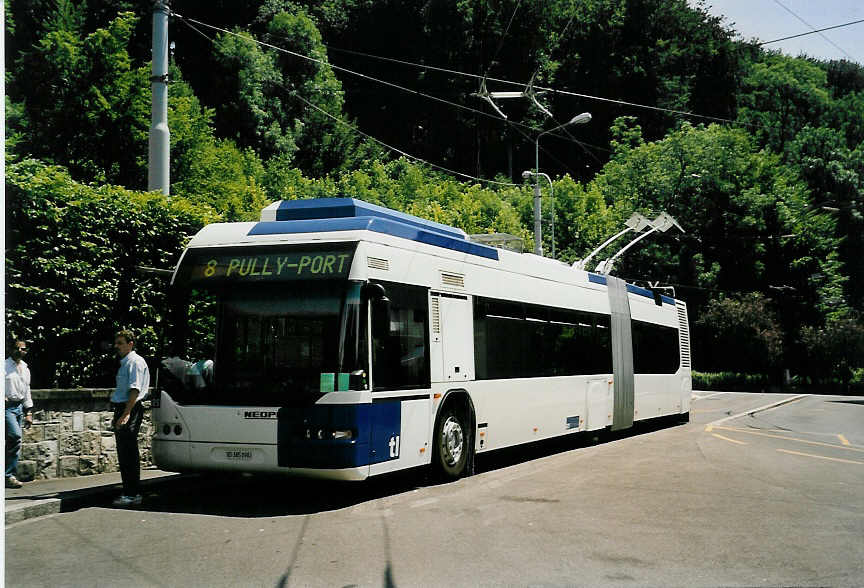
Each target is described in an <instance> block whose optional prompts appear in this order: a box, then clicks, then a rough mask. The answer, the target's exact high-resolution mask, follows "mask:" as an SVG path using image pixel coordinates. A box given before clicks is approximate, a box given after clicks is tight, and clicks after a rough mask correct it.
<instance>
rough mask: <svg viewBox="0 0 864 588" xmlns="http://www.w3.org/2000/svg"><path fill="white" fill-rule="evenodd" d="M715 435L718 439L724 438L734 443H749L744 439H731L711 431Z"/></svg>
mask: <svg viewBox="0 0 864 588" xmlns="http://www.w3.org/2000/svg"><path fill="white" fill-rule="evenodd" d="M711 434H712V435H713V436H714V437H717V438H718V439H723V440H724V441H731V442H732V443H737V444H738V445H747V444H746V443H745V442H744V441H738V440H737V439H730V438H729V437H724V436H723V435H718V434H717V433H711Z"/></svg>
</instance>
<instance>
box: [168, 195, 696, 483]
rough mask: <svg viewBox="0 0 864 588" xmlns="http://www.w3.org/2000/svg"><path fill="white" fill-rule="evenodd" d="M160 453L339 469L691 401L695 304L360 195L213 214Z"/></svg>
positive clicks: (356, 476)
mask: <svg viewBox="0 0 864 588" xmlns="http://www.w3.org/2000/svg"><path fill="white" fill-rule="evenodd" d="M172 300H173V303H172V312H173V314H172V315H171V317H170V323H171V335H170V341H169V345H170V347H169V353H168V355H169V357H168V358H167V359H165V360H164V361H163V364H162V369H161V370H160V377H159V385H158V389H157V390H156V392H155V395H154V398H153V420H154V425H155V426H154V429H155V433H154V438H153V444H152V452H153V459H154V461H155V463H156V464H157V465H158V466H159V467H160V468H162V469H165V470H172V471H203V470H222V471H228V470H232V471H238V472H282V473H286V474H294V475H302V476H313V477H320V478H331V479H346V480H363V479H365V478H367V477H369V476H374V475H378V474H383V473H387V472H393V471H396V470H401V469H405V468H411V467H416V466H424V465H432V466H433V467H434V468H436V469H437V470H439V472H440V473H441V474H442V475H444V476H445V477H450V478H455V477H458V476H461V475H463V474H466V473H470V472H471V471H472V468H473V460H474V456H475V455H476V454H479V453H483V452H487V451H492V450H495V449H500V448H504V447H512V446H515V445H519V444H522V443H529V442H532V441H539V440H542V439H549V438H552V437H557V436H561V435H570V434H575V433H578V432H585V431H596V430H600V429H606V428H611V429H613V430H616V429H623V428H627V427H630V426H632V425H633V422H634V421H635V420H644V419H651V418H656V417H661V416H673V415H680V416H681V418H687V417H688V416H689V410H690V392H691V379H690V349H689V334H688V325H687V308H686V305H685V304H684V303H683V302H681V301H680V300H675V299H673V298H670V297H668V296H664V295H661V294H659V293H658V292H652V291H649V290H645V289H642V288H638V287H635V286H633V285H631V284H627V283H625V282H624V281H622V280H620V279H618V278H614V277H611V276H604V275H599V274H595V273H590V272H585V271H581V270H577V269H574V268H572V267H570V266H568V265H566V264H564V263H561V262H558V261H555V260H551V259H547V258H543V257H538V256H536V255H532V254H521V253H516V252H513V251H508V250H503V249H497V248H494V247H489V246H486V245H483V244H480V243H475V242H472V241H471V240H470V239H469V238H468V236H467V235H466V234H465V233H464V232H463V231H461V230H459V229H455V228H453V227H449V226H445V225H442V224H439V223H434V222H431V221H427V220H423V219H420V218H417V217H414V216H410V215H407V214H403V213H400V212H396V211H393V210H389V209H386V208H382V207H380V206H375V205H372V204H368V203H366V202H362V201H359V200H354V199H349V198H325V199H314V200H295V201H283V202H276V203H274V204H272V205H271V206H268V207H267V208H265V209H264V210H263V211H262V214H261V221H260V222H246V223H226V224H214V225H209V226H207V227H204V228H203V229H202V230H201V231H200V232H199V233H198V234H197V235H196V236H195V237H194V238H193V239H192V241H191V242H190V243H189V246H188V248H187V249H186V251H185V252H184V254H183V256H182V258H181V260H180V262H179V264H178V265H177V268H176V270H175V273H174V277H173V280H172Z"/></svg>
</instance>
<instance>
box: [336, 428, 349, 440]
mask: <svg viewBox="0 0 864 588" xmlns="http://www.w3.org/2000/svg"><path fill="white" fill-rule="evenodd" d="M353 435H354V434H353V432H352V431H351V429H346V430H343V431H339V430H336V431H333V438H334V439H351V437H353Z"/></svg>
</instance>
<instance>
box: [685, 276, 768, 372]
mask: <svg viewBox="0 0 864 588" xmlns="http://www.w3.org/2000/svg"><path fill="white" fill-rule="evenodd" d="M693 326H694V331H695V332H696V334H697V336H696V337H694V340H695V341H697V343H696V347H697V349H696V350H694V351H695V353H694V356H695V357H698V358H699V369H700V370H703V371H704V370H714V371H722V370H724V369H727V370H728V369H730V368H734V370H735V371H738V372H743V373H770V372H772V371H775V372H776V370H777V368H779V367H780V361H781V359H782V357H783V335H782V332H781V327H780V323H779V321H778V320H777V318H776V316H775V313H774V311H773V309H772V308H771V301H770V300H769V299H767V298H766V297H765V296H763V295H761V294H759V293H756V292H753V293H750V294H743V295H739V296H733V297H722V296H721V297H718V298H714V299H712V300H711V301H710V302H709V303H708V305H707V307H706V308H705V310H704V311H703V312H702V313H701V314H700V316H699V318H698V319H697V320H696V321H694V324H693Z"/></svg>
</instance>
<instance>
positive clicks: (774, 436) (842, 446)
mask: <svg viewBox="0 0 864 588" xmlns="http://www.w3.org/2000/svg"><path fill="white" fill-rule="evenodd" d="M714 428H715V429H722V430H724V431H735V432H737V433H746V434H747V435H759V436H760V437H771V438H772V439H784V440H785V441H797V442H798V443H807V444H808V445H819V446H821V447H833V448H835V449H845V450H846V451H858V452H860V453H864V449H858V448H857V447H847V446H846V445H835V444H833V443H822V442H820V441H808V440H807V439H798V438H796V437H786V436H785V435H769V434H768V433H759V432H757V431H748V430H747V429H735V428H733V427H719V426H717V425H714Z"/></svg>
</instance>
